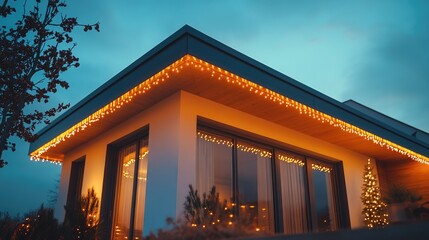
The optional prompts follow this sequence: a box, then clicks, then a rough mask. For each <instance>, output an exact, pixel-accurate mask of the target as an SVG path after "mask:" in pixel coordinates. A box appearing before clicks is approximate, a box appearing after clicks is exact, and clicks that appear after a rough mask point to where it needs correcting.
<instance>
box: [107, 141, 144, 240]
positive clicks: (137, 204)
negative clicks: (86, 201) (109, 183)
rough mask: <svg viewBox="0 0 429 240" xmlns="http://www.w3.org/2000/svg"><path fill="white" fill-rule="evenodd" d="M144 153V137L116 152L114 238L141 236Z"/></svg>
mask: <svg viewBox="0 0 429 240" xmlns="http://www.w3.org/2000/svg"><path fill="white" fill-rule="evenodd" d="M147 154H148V146H147V139H146V138H145V139H142V140H139V141H135V142H133V143H131V144H129V145H127V146H124V147H122V148H120V149H119V151H118V155H117V156H118V171H117V181H116V196H115V210H114V218H113V226H114V229H113V239H141V238H142V237H143V236H142V234H143V223H144V206H145V196H146V176H147V160H148V159H147ZM137 156H138V157H137ZM136 159H138V160H137V161H136Z"/></svg>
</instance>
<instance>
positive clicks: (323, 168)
mask: <svg viewBox="0 0 429 240" xmlns="http://www.w3.org/2000/svg"><path fill="white" fill-rule="evenodd" d="M311 169H313V170H316V171H320V172H325V173H330V172H331V170H332V169H331V168H330V167H326V166H322V165H319V164H315V163H312V164H311Z"/></svg>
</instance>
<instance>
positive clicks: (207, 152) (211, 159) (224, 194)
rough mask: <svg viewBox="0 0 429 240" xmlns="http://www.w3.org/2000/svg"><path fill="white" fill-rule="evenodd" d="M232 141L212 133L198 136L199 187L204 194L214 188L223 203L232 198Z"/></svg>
mask: <svg viewBox="0 0 429 240" xmlns="http://www.w3.org/2000/svg"><path fill="white" fill-rule="evenodd" d="M232 146H233V143H232V140H231V139H228V138H226V137H223V136H219V135H216V134H212V133H206V132H202V131H198V134H197V186H196V189H197V190H198V191H199V192H200V193H201V194H202V193H204V192H206V193H208V192H209V191H210V190H211V188H212V187H213V186H216V191H217V192H218V193H219V198H220V200H221V201H223V200H227V201H228V203H231V198H232V181H233V180H232Z"/></svg>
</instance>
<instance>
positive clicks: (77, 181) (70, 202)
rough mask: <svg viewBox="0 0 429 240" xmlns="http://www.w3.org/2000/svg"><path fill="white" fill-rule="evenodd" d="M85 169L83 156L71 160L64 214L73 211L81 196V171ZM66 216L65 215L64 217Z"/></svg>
mask: <svg viewBox="0 0 429 240" xmlns="http://www.w3.org/2000/svg"><path fill="white" fill-rule="evenodd" d="M84 169H85V157H83V158H81V159H78V160H76V161H73V162H72V165H71V171H70V182H69V188H68V193H67V204H66V208H67V210H66V215H67V214H68V212H69V211H74V209H76V208H78V209H79V208H80V206H77V203H78V200H79V199H80V198H81V193H82V182H83V171H84ZM67 218H68V217H67V216H66V219H67Z"/></svg>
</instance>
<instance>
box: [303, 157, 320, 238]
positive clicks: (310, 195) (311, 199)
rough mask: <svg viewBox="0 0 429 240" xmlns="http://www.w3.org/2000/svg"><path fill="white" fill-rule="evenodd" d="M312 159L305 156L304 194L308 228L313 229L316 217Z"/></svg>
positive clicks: (315, 225) (315, 226) (315, 224)
mask: <svg viewBox="0 0 429 240" xmlns="http://www.w3.org/2000/svg"><path fill="white" fill-rule="evenodd" d="M312 163H313V161H311V160H309V159H308V158H307V157H306V158H305V166H306V171H305V180H306V189H305V190H306V191H305V192H306V196H307V209H308V211H307V218H308V221H307V223H308V229H309V230H310V231H314V230H315V229H316V228H317V218H316V207H315V201H316V199H315V196H314V192H313V189H314V183H313V173H312V168H311V164H312Z"/></svg>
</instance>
